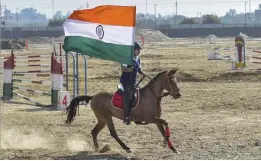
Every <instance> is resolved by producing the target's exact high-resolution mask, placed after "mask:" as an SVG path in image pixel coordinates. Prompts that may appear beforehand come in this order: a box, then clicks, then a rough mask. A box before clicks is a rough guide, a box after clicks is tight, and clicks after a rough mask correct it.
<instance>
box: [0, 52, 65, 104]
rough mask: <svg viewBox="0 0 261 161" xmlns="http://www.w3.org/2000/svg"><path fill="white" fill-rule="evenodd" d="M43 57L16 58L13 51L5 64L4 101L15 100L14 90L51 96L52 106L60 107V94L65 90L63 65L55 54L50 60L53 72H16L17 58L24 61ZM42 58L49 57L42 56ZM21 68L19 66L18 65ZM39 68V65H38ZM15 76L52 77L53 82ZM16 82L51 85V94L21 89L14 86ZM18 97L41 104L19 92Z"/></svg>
mask: <svg viewBox="0 0 261 161" xmlns="http://www.w3.org/2000/svg"><path fill="white" fill-rule="evenodd" d="M38 57H41V56H40V55H37V56H14V53H13V51H12V53H11V56H9V57H6V61H5V62H4V86H3V99H4V100H10V99H12V98H13V94H14V91H13V90H20V91H25V92H29V93H35V94H40V95H45V96H51V105H53V106H57V105H58V92H59V91H60V90H62V89H63V67H62V65H61V64H60V63H59V62H57V59H56V57H55V56H54V54H52V55H51V56H49V57H50V58H51V59H49V61H50V60H51V61H50V62H51V63H50V65H49V66H50V67H51V70H49V71H47V70H26V71H14V69H15V67H16V66H17V65H15V62H16V61H15V58H18V59H22V58H38ZM42 57H47V56H46V55H45V56H42ZM20 61H21V60H20ZM18 66H19V65H18ZM22 66H27V64H23V65H22ZM38 66H39V64H38ZM43 72H49V73H43ZM13 76H31V77H50V76H51V78H52V81H43V80H40V81H39V80H28V79H27V80H26V79H20V78H13ZM15 82H20V83H25V82H27V83H32V84H42V85H51V88H52V89H51V92H50V93H48V92H43V91H40V90H35V89H30V88H26V87H21V86H18V85H14V84H15ZM15 94H16V95H18V96H20V97H22V98H24V99H26V100H28V101H30V102H33V103H35V104H39V102H36V101H33V100H32V99H30V98H28V97H25V96H23V95H21V94H19V93H17V92H15Z"/></svg>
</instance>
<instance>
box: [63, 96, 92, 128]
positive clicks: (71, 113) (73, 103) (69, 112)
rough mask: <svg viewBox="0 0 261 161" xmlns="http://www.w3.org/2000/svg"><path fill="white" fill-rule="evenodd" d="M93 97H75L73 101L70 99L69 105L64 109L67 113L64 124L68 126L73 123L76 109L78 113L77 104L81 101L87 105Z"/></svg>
mask: <svg viewBox="0 0 261 161" xmlns="http://www.w3.org/2000/svg"><path fill="white" fill-rule="evenodd" d="M92 98H93V96H77V97H75V98H74V99H72V101H71V103H70V105H69V106H68V107H67V108H66V109H65V110H66V113H67V120H66V123H67V124H70V123H71V122H73V120H74V118H75V116H76V113H77V107H78V112H79V103H80V102H82V101H85V102H86V103H87V104H88V103H89V102H90V100H92Z"/></svg>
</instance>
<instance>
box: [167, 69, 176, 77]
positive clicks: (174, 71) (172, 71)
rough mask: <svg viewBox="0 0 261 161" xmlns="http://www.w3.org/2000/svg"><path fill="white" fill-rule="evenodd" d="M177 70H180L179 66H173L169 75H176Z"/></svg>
mask: <svg viewBox="0 0 261 161" xmlns="http://www.w3.org/2000/svg"><path fill="white" fill-rule="evenodd" d="M177 70H178V68H173V69H172V70H170V71H169V72H168V75H169V76H172V75H174V74H175V73H176V72H177Z"/></svg>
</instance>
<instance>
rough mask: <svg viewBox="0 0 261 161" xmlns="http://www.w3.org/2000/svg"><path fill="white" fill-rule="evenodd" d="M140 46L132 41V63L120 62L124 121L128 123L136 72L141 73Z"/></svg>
mask: <svg viewBox="0 0 261 161" xmlns="http://www.w3.org/2000/svg"><path fill="white" fill-rule="evenodd" d="M140 50H141V46H140V45H139V43H137V42H135V43H134V57H133V65H126V64H122V65H121V69H122V75H121V79H120V82H121V84H122V86H123V90H124V121H123V122H124V123H125V124H127V125H129V124H131V123H130V110H131V108H132V100H133V99H132V97H134V86H135V84H136V77H137V73H139V74H143V75H144V73H143V71H142V70H141V63H140V58H139V54H140Z"/></svg>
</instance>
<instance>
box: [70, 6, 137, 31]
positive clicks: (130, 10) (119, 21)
mask: <svg viewBox="0 0 261 161" xmlns="http://www.w3.org/2000/svg"><path fill="white" fill-rule="evenodd" d="M128 17H129V18H130V19H133V20H132V21H130V19H128ZM68 19H74V20H79V21H84V22H92V23H99V24H104V25H113V26H129V27H135V26H136V7H135V6H114V5H102V6H98V7H95V8H92V9H85V10H77V11H74V12H73V13H72V14H71V15H70V16H69V17H68Z"/></svg>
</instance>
